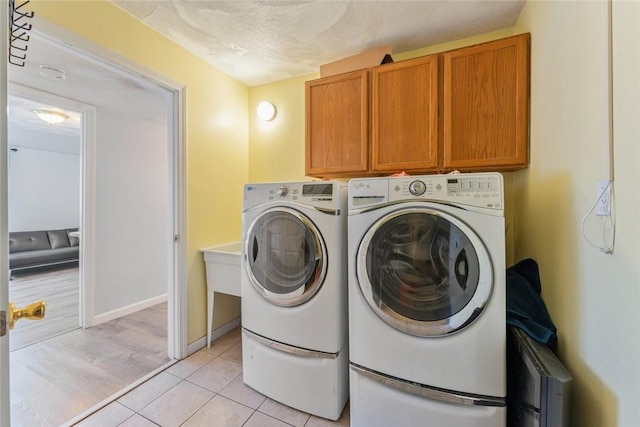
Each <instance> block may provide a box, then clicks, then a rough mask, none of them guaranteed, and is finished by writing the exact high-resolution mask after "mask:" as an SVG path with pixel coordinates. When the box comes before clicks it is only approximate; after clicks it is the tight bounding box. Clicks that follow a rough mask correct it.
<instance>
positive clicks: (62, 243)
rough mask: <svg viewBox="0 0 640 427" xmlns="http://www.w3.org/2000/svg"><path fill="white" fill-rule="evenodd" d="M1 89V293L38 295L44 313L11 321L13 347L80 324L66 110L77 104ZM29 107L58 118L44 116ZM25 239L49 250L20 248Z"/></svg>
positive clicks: (74, 183) (20, 300) (75, 157)
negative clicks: (4, 281) (5, 113)
mask: <svg viewBox="0 0 640 427" xmlns="http://www.w3.org/2000/svg"><path fill="white" fill-rule="evenodd" d="M9 90H10V92H11V93H13V94H12V95H9V98H8V99H9V103H8V105H9V121H8V124H9V126H8V128H9V129H8V142H9V152H8V171H9V177H8V182H7V184H8V208H9V209H8V210H9V212H8V221H9V237H10V245H9V246H10V248H9V250H10V256H11V259H10V265H9V268H10V270H11V277H10V281H9V298H10V301H12V302H13V303H15V304H16V307H24V306H26V305H27V304H30V303H32V302H34V301H38V300H44V301H46V316H45V318H44V319H42V320H41V321H40V322H37V323H36V322H18V323H17V324H16V325H15V327H14V329H13V330H12V334H11V342H10V350H11V351H15V350H18V349H20V348H23V347H26V346H29V345H32V344H34V343H36V342H39V341H42V340H45V339H47V338H51V337H54V336H56V335H59V334H62V333H65V332H69V331H71V330H74V329H76V328H78V327H80V326H81V318H80V313H81V300H80V295H81V293H80V289H81V287H82V286H81V283H80V275H79V259H80V239H79V238H78V237H77V235H78V234H79V231H78V230H79V224H80V218H81V217H82V216H81V201H82V198H81V188H82V186H81V173H80V171H81V167H82V162H81V146H82V139H81V136H82V135H81V117H82V113H81V112H78V111H73V110H71V109H70V108H77V107H78V105H77V103H75V102H69V101H68V100H65V99H63V98H59V97H56V98H57V99H55V105H52V104H51V103H50V102H49V101H54V99H53V97H52V95H50V94H43V93H38V91H35V90H27V88H20V87H15V85H10V89H9ZM16 93H21V94H22V95H24V96H26V97H21V96H16V95H15V94H16ZM28 96H33V97H34V98H39V100H38V99H28V98H27V97H28ZM45 99H46V100H47V101H45ZM35 112H38V113H39V114H45V113H48V114H50V115H51V116H44V119H47V120H49V121H51V120H53V119H60V120H62V121H61V122H60V123H53V122H51V123H50V122H46V121H44V119H40V118H39V116H37V115H36V113H35ZM45 236H46V239H45V238H44V237H45ZM40 237H42V239H40V240H38V239H39V238H40ZM31 239H36V241H38V242H39V243H41V244H42V245H43V246H47V247H50V248H52V249H51V250H50V249H45V252H39V251H35V252H32V251H30V250H24V249H29V248H28V246H27V245H26V244H25V243H27V242H29V241H30V240H31ZM47 240H50V242H49V244H48V245H45V244H44V243H46V242H47Z"/></svg>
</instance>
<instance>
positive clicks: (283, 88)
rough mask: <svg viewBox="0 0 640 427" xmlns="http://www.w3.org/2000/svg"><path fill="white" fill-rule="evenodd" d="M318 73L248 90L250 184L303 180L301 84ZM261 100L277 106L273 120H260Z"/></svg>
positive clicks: (302, 102) (303, 131)
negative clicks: (258, 112)
mask: <svg viewBox="0 0 640 427" xmlns="http://www.w3.org/2000/svg"><path fill="white" fill-rule="evenodd" d="M317 77H319V76H318V75H317V74H314V75H310V76H303V77H296V78H292V79H287V80H283V81H280V82H276V83H272V84H266V85H262V86H254V87H252V88H250V89H249V181H250V182H285V181H304V180H307V179H308V178H306V177H305V175H304V137H305V130H304V127H305V104H304V103H305V98H304V82H305V81H306V80H310V79H314V78H317ZM261 101H269V102H271V103H272V104H273V105H275V106H276V109H277V115H276V118H275V119H274V120H272V121H270V122H263V121H260V120H259V119H258V117H257V115H256V107H257V106H258V104H259V103H260V102H261Z"/></svg>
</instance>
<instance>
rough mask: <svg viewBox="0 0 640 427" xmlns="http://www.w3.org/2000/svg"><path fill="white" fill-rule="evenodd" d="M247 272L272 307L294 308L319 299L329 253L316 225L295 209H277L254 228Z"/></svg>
mask: <svg viewBox="0 0 640 427" xmlns="http://www.w3.org/2000/svg"><path fill="white" fill-rule="evenodd" d="M245 248H246V250H245V257H246V262H245V268H246V271H247V275H248V276H249V279H250V281H251V283H252V284H253V286H254V288H255V289H256V290H257V291H258V292H259V293H260V295H262V297H264V298H265V299H266V300H268V301H270V302H271V303H273V304H275V305H278V306H284V307H290V306H296V305H300V304H302V303H304V302H306V301H308V300H309V299H310V298H312V297H313V295H315V293H316V292H317V291H318V290H319V288H320V286H321V285H322V283H323V281H324V278H325V275H326V270H327V250H326V247H325V244H324V241H323V239H322V236H321V235H320V232H319V231H318V229H317V227H316V226H315V224H314V223H313V222H312V221H311V220H310V219H309V218H308V217H307V216H305V215H303V214H302V213H300V212H298V211H297V210H295V209H290V208H286V207H277V208H272V209H269V210H266V211H265V212H263V213H261V214H260V215H259V216H258V217H257V218H256V219H255V220H254V221H253V222H252V223H251V225H250V227H249V229H248V231H247V237H246V242H245Z"/></svg>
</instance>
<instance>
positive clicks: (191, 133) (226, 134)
mask: <svg viewBox="0 0 640 427" xmlns="http://www.w3.org/2000/svg"><path fill="white" fill-rule="evenodd" d="M29 7H30V9H31V10H33V11H34V12H35V13H36V15H37V16H38V17H39V18H44V19H46V20H47V21H49V22H51V23H53V24H56V25H58V26H60V27H62V28H64V29H66V30H69V31H71V32H73V33H76V34H78V35H79V36H81V37H83V38H85V39H87V40H89V41H91V42H93V43H95V44H98V45H101V46H102V47H104V48H107V49H110V50H112V51H113V52H115V53H117V54H120V55H122V56H123V57H125V58H127V59H129V60H131V61H133V62H136V63H138V64H140V65H142V66H144V67H147V68H149V69H151V70H154V71H155V72H157V73H160V74H162V75H165V76H167V77H168V78H170V79H172V80H174V81H177V82H180V83H181V84H184V85H185V87H186V102H187V104H186V117H187V119H186V164H187V166H186V182H187V194H186V212H187V218H186V224H187V236H186V247H187V248H186V250H187V265H186V268H187V275H188V285H187V293H188V300H187V305H188V337H187V341H188V342H189V343H192V342H194V341H196V340H198V339H199V338H201V337H203V336H205V335H206V300H207V299H206V281H205V269H204V262H203V258H202V254H201V253H200V252H199V248H203V247H207V246H213V245H217V244H223V243H227V242H232V241H237V240H239V239H240V233H241V229H240V227H241V225H240V222H241V216H240V212H241V208H242V185H243V184H244V183H245V182H246V180H247V177H248V126H247V120H248V116H247V114H248V107H247V101H248V89H247V88H246V86H244V85H242V84H240V83H238V82H236V81H234V80H233V79H231V78H229V77H228V76H226V75H224V74H223V73H221V72H220V71H218V70H217V69H215V68H213V67H212V66H210V65H208V64H207V63H205V62H204V61H202V60H201V59H198V58H197V57H195V56H194V55H192V54H190V53H188V52H187V51H185V50H184V49H182V48H180V47H178V46H177V45H175V44H174V43H172V42H171V41H169V40H168V39H166V38H164V37H162V36H160V35H159V34H158V33H156V32H155V31H153V30H151V29H150V28H149V27H147V26H146V25H143V24H141V23H139V22H138V21H137V20H136V19H134V18H133V17H131V15H129V14H127V13H125V12H123V11H122V10H121V9H119V8H118V7H116V6H114V5H113V4H112V3H110V2H108V1H106V0H102V1H45V0H35V1H32V2H31V3H30V4H29ZM216 184H218V185H216ZM216 298H217V299H216V308H217V309H216V313H215V318H214V327H217V326H220V325H221V324H223V323H226V322H228V321H229V320H231V319H233V318H235V317H237V316H239V314H240V305H239V300H238V299H237V298H235V297H232V296H224V295H220V296H219V297H218V296H217V297H216ZM218 307H220V308H219V309H218Z"/></svg>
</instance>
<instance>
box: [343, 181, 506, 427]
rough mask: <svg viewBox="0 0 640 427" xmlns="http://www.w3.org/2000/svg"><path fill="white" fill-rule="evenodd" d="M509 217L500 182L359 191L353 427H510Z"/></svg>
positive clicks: (353, 239) (354, 237)
mask: <svg viewBox="0 0 640 427" xmlns="http://www.w3.org/2000/svg"><path fill="white" fill-rule="evenodd" d="M503 209H504V197H503V178H502V175H500V174H498V173H474V174H455V175H454V174H450V175H428V176H414V177H411V176H400V177H385V178H365V179H353V180H351V181H350V182H349V219H348V257H349V266H348V270H349V337H350V338H349V352H350V367H351V369H350V388H351V391H350V395H351V400H350V402H351V403H350V405H351V425H353V426H367V427H370V426H391V425H393V426H406V427H413V426H418V425H420V426H436V427H459V426H465V427H468V426H471V427H504V426H505V425H506V318H505V316H506V302H505V300H506V289H505V281H506V279H505V228H504V225H505V223H504V210H503ZM390 408H393V410H390Z"/></svg>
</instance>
